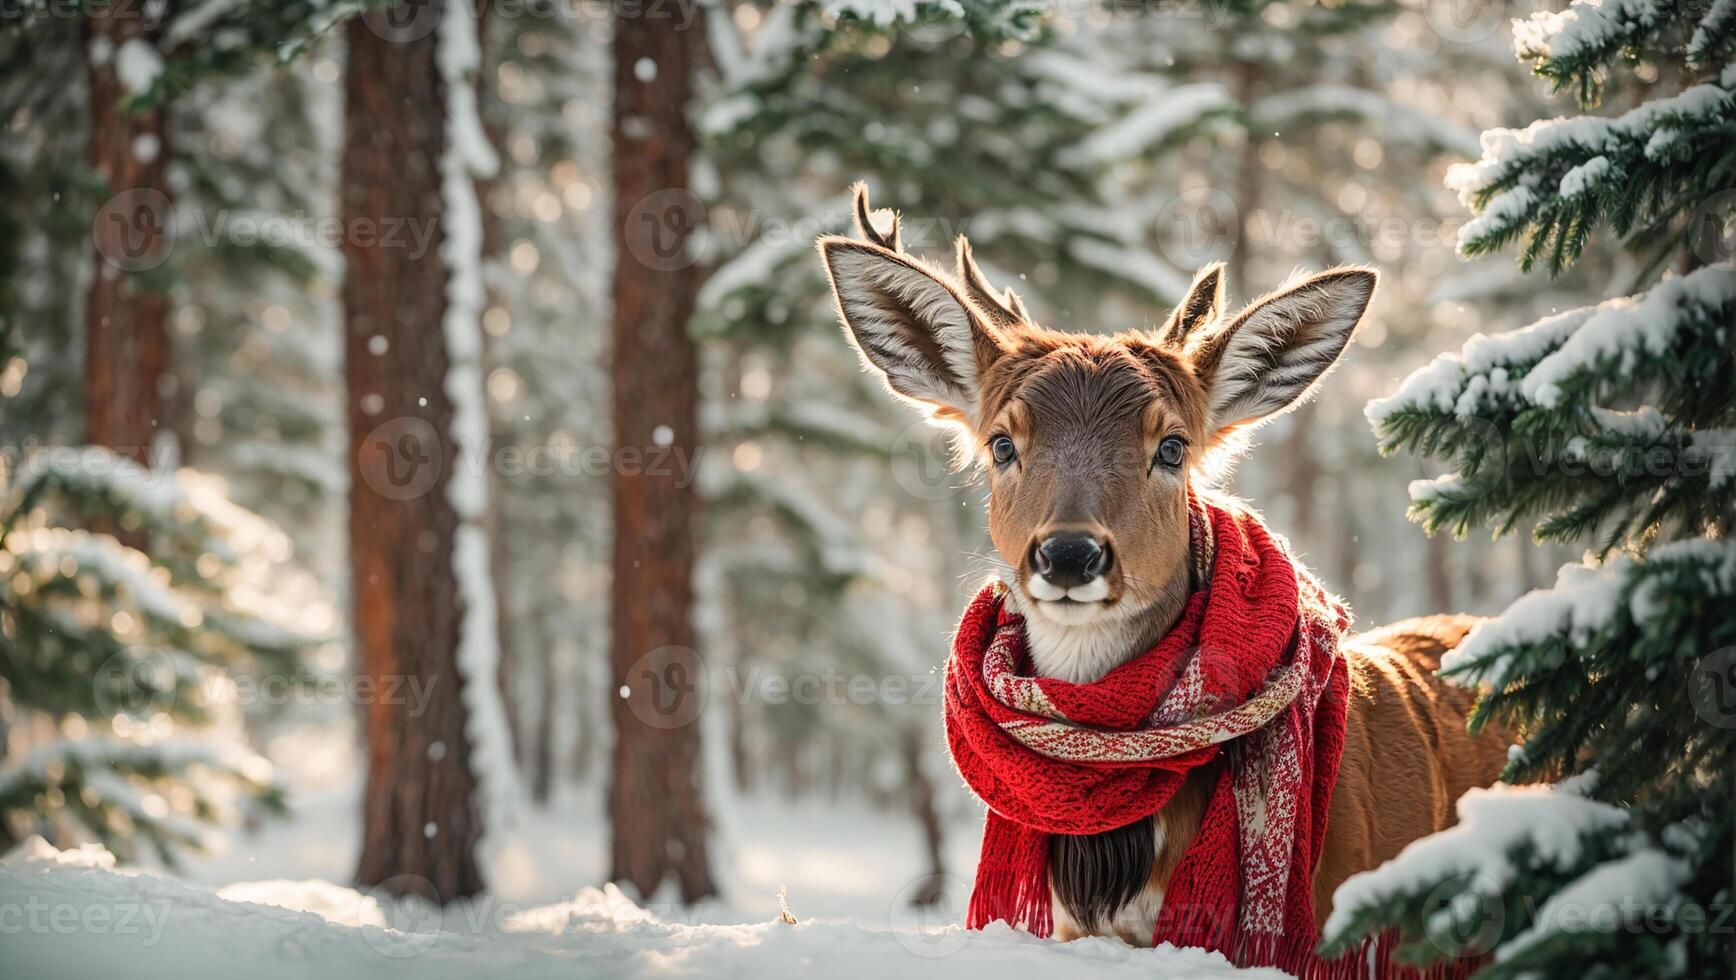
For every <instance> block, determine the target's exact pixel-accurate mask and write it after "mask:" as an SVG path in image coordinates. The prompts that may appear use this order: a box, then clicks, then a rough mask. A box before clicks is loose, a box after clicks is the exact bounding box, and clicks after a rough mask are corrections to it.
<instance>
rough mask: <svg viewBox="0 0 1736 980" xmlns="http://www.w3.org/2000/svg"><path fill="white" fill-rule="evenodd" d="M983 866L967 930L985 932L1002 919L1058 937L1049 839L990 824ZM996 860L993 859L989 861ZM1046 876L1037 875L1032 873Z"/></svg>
mask: <svg viewBox="0 0 1736 980" xmlns="http://www.w3.org/2000/svg"><path fill="white" fill-rule="evenodd" d="M982 853H983V854H984V855H985V858H984V860H983V863H982V864H981V866H979V867H978V869H977V880H976V887H974V888H973V889H971V895H970V908H969V909H968V910H967V912H966V919H965V924H966V926H967V927H969V928H971V929H981V928H982V927H983V926H986V925H988V924H989V923H990V922H993V921H995V920H996V919H1001V920H1005V921H1006V922H1007V924H1008V925H1011V926H1012V927H1013V928H1015V929H1023V930H1025V931H1026V932H1029V933H1030V934H1032V935H1034V936H1039V937H1042V938H1045V939H1046V938H1048V937H1049V936H1051V935H1053V934H1054V932H1055V915H1054V910H1053V908H1052V907H1051V903H1050V901H1049V879H1048V874H1047V870H1048V867H1049V839H1048V837H1047V836H1045V835H1043V834H1032V833H1026V832H1024V829H1023V828H1021V827H1020V826H1019V825H1018V824H1015V823H1013V822H1012V821H1010V820H992V819H991V820H989V821H987V823H986V825H985V826H984V828H983V847H982ZM988 855H993V858H992V859H991V858H989V857H987V856H988ZM1033 868H1036V869H1041V870H1042V871H1043V872H1044V873H1042V874H1038V875H1032V874H1031V873H1030V870H1031V869H1033Z"/></svg>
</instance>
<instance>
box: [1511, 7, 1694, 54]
mask: <svg viewBox="0 0 1736 980" xmlns="http://www.w3.org/2000/svg"><path fill="white" fill-rule="evenodd" d="M1660 13H1661V12H1660V11H1659V9H1658V4H1657V0H1574V2H1573V3H1572V4H1571V5H1570V6H1569V7H1568V8H1567V9H1566V10H1562V11H1552V10H1543V11H1539V12H1537V13H1535V14H1532V15H1531V16H1530V17H1529V18H1527V19H1525V20H1515V21H1513V53H1514V54H1515V55H1517V56H1518V57H1519V59H1520V60H1521V61H1533V60H1536V59H1538V58H1553V59H1558V60H1559V59H1567V58H1573V57H1576V56H1579V55H1582V54H1585V53H1587V52H1593V51H1597V50H1598V49H1600V48H1602V47H1604V46H1607V45H1609V44H1611V43H1613V42H1615V41H1617V40H1619V39H1620V38H1621V37H1623V36H1624V35H1626V34H1627V33H1629V32H1630V31H1632V30H1634V29H1635V28H1641V27H1646V26H1649V25H1652V24H1654V23H1656V21H1657V19H1658V17H1659V16H1660Z"/></svg>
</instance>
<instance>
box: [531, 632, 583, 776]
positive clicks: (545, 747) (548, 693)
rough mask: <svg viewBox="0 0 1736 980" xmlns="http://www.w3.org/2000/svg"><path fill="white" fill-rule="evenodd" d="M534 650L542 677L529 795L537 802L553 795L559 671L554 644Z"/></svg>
mask: <svg viewBox="0 0 1736 980" xmlns="http://www.w3.org/2000/svg"><path fill="white" fill-rule="evenodd" d="M537 651H538V663H537V670H538V671H539V673H540V675H541V677H540V682H539V684H538V687H537V713H536V738H535V740H534V741H533V742H532V743H531V759H530V763H531V784H530V796H531V799H532V800H534V801H535V802H537V803H539V804H540V803H547V802H548V801H549V798H550V797H552V796H553V795H554V785H555V705H556V703H557V702H556V698H555V692H556V691H558V690H559V684H560V671H559V670H557V669H556V667H557V664H556V658H555V647H554V644H552V643H549V642H547V641H544V642H543V643H542V644H540V645H539V646H538V647H537ZM580 724H581V725H583V724H584V722H582V721H581V722H580Z"/></svg>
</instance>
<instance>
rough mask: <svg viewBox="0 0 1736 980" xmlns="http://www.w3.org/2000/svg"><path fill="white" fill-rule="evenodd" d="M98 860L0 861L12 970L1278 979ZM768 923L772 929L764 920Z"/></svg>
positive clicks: (86, 852) (192, 974)
mask: <svg viewBox="0 0 1736 980" xmlns="http://www.w3.org/2000/svg"><path fill="white" fill-rule="evenodd" d="M111 864H112V859H109V858H108V857H107V855H106V853H105V852H102V851H101V849H100V848H91V847H86V848H84V849H81V850H78V851H68V852H62V851H58V850H56V849H54V848H53V847H51V846H49V845H47V844H46V843H44V842H43V841H42V840H41V839H40V838H34V839H32V840H30V841H28V842H27V843H26V844H25V845H23V846H22V847H20V848H18V849H16V850H15V851H13V852H12V853H11V854H10V855H8V856H7V857H6V859H5V860H4V861H3V862H0V907H3V908H11V909H16V910H19V912H20V914H21V915H22V916H34V918H32V919H30V920H29V921H27V922H24V923H21V924H22V925H23V926H25V928H20V929H19V930H17V931H16V933H11V934H8V936H7V939H6V949H7V952H6V960H7V966H8V971H9V972H12V971H16V973H17V975H19V976H28V977H32V978H38V980H54V978H62V977H64V978H68V980H83V978H86V977H92V976H104V975H112V976H126V977H129V978H139V980H155V978H163V980H197V978H204V977H212V978H216V977H230V976H245V977H249V978H251V980H271V978H279V977H282V978H304V977H307V976H314V975H318V976H331V977H342V978H344V980H369V978H375V977H379V978H385V977H396V976H401V975H403V974H404V973H405V972H406V971H414V973H415V975H416V976H417V977H419V978H421V980H443V978H454V980H459V978H462V980H471V978H474V977H477V976H488V977H490V978H493V980H506V978H540V977H548V978H551V980H552V978H559V980H570V978H572V977H575V976H577V977H597V976H607V977H659V978H667V977H684V976H704V977H743V978H755V980H758V978H762V977H782V976H788V977H796V976H827V977H837V978H845V980H848V978H858V977H859V978H864V980H880V978H883V977H887V976H898V977H900V978H901V980H921V978H927V977H933V978H944V980H952V978H955V977H958V976H995V977H1000V978H1003V980H1022V978H1031V980H1037V978H1043V980H1047V978H1050V977H1055V976H1066V977H1080V978H1097V977H1102V978H1116V977H1125V978H1128V980H1146V978H1149V977H1152V976H1170V977H1191V978H1213V977H1231V976H1246V977H1265V978H1273V980H1276V978H1280V977H1282V976H1283V974H1282V973H1279V972H1278V971H1275V970H1248V971H1239V970H1236V969H1235V968H1233V967H1231V966H1230V965H1229V964H1228V963H1226V962H1225V961H1224V960H1223V958H1222V957H1220V956H1218V955H1216V954H1213V953H1207V952H1204V951H1202V950H1195V949H1179V950H1178V949H1175V948H1173V947H1161V948H1158V949H1155V950H1145V949H1135V948H1133V947H1131V946H1127V945H1125V944H1123V943H1121V942H1119V941H1114V940H1107V939H1091V940H1084V941H1080V942H1074V943H1058V942H1051V941H1046V940H1039V939H1036V938H1033V937H1031V936H1029V935H1026V934H1023V933H1018V932H1014V931H1013V930H1011V929H1010V928H1007V927H1005V926H995V927H991V928H989V929H986V930H983V931H981V932H974V933H973V932H967V931H965V930H964V929H963V928H962V927H961V926H959V925H957V924H956V923H950V924H948V923H945V922H944V921H943V919H944V918H946V917H945V916H936V917H934V918H933V919H931V920H930V919H925V918H924V917H923V916H920V915H918V914H916V913H912V912H908V911H907V910H906V909H905V908H903V907H902V906H901V905H900V904H898V903H894V904H893V905H891V906H889V907H888V908H887V915H886V918H885V920H884V921H881V922H868V923H857V922H852V921H848V920H801V919H800V917H801V915H802V909H801V906H800V903H799V897H797V898H793V899H792V902H793V903H794V911H795V914H796V915H797V917H798V924H796V925H793V926H792V925H786V924H784V923H782V922H779V921H776V920H775V919H771V920H770V921H766V920H761V921H749V922H745V923H739V924H714V923H708V922H704V921H701V916H699V915H696V914H694V913H692V912H688V911H683V910H681V909H679V908H673V909H668V910H666V911H665V910H663V909H662V908H660V907H659V908H658V909H657V910H655V911H654V910H653V909H649V908H645V907H641V906H640V905H638V904H636V903H635V902H633V901H632V900H631V899H629V898H628V897H627V896H626V895H624V894H623V893H622V892H621V891H620V890H619V889H617V888H615V887H614V886H612V885H610V886H605V887H604V888H601V889H598V888H585V889H583V890H581V891H579V892H578V894H577V895H575V896H574V897H572V898H571V899H569V900H566V901H561V902H557V903H554V904H551V905H543V906H532V907H525V906H520V905H516V904H514V903H511V902H504V901H499V900H494V899H489V898H484V899H481V900H477V901H473V902H471V903H468V904H466V905H462V906H454V907H452V908H450V909H448V910H446V912H445V913H444V915H442V914H441V913H440V912H438V911H436V910H433V909H431V908H428V907H425V906H419V905H415V904H410V903H402V902H395V901H391V900H390V899H387V898H386V897H385V896H383V895H375V894H363V893H360V892H357V891H354V890H352V889H348V888H344V887H342V886H338V885H333V884H330V883H326V882H318V881H260V882H252V883H247V884H236V885H230V886H228V887H226V888H223V889H222V890H221V891H218V892H212V891H208V890H206V889H204V888H200V887H197V886H193V885H189V884H184V883H182V882H180V881H176V880H174V879H173V878H168V877H161V876H157V875H153V874H144V873H137V874H123V873H120V872H117V871H115V870H113V869H112V867H111V866H110V865H111ZM768 918H769V917H768Z"/></svg>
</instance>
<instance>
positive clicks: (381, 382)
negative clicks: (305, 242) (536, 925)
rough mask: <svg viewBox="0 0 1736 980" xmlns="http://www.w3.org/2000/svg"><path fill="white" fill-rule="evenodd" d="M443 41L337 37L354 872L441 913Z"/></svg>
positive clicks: (448, 778) (456, 870)
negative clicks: (357, 773) (364, 691)
mask: <svg viewBox="0 0 1736 980" xmlns="http://www.w3.org/2000/svg"><path fill="white" fill-rule="evenodd" d="M437 35H438V32H437V31H436V32H431V33H428V34H427V35H426V36H424V37H420V38H415V39H403V40H388V39H387V38H386V37H384V36H382V34H381V33H376V32H375V30H374V29H373V27H372V26H371V25H369V24H368V23H366V22H364V21H363V20H362V19H361V18H357V19H354V20H352V21H351V22H350V23H349V25H348V27H347V28H346V36H347V38H348V44H349V68H348V72H347V75H346V78H345V86H344V112H345V116H344V151H343V168H342V211H343V222H344V224H343V227H344V229H345V232H346V233H345V236H344V246H343V251H344V258H345V260H346V262H347V267H346V268H347V271H346V274H345V277H344V285H343V300H344V370H345V380H346V382H347V384H348V421H349V431H350V466H351V473H350V476H351V480H350V484H351V486H350V521H349V533H350V568H351V592H352V602H353V606H354V609H353V615H354V624H353V625H354V632H355V642H356V657H357V665H356V670H357V674H358V677H359V678H360V679H362V680H365V681H367V682H370V683H371V684H372V685H373V689H372V692H371V693H372V695H373V696H372V697H371V698H370V699H369V700H368V701H367V703H366V705H365V708H366V715H365V717H366V723H365V727H366V730H367V740H368V745H367V765H368V772H367V782H366V788H365V792H364V796H363V800H362V849H361V858H360V862H359V864H358V866H357V870H356V878H357V881H358V882H360V883H361V884H363V885H378V886H380V887H382V888H384V889H385V890H387V891H389V892H393V893H398V894H402V893H409V892H414V893H417V894H420V895H422V896H423V897H426V898H432V899H434V900H436V901H439V902H450V901H453V900H455V899H458V898H463V897H466V896H470V895H474V894H476V893H477V892H479V891H481V890H482V887H483V881H482V875H481V872H480V869H479V867H478V865H477V860H476V845H477V841H478V840H479V838H480V836H481V830H482V827H481V816H480V813H479V808H478V801H477V799H476V776H475V773H474V771H473V770H472V768H471V764H470V750H469V744H468V742H467V741H466V739H465V730H464V722H465V711H464V704H463V700H462V697H461V690H460V689H461V687H462V677H461V675H460V674H459V672H458V665H457V650H458V635H459V621H460V616H461V615H462V609H461V606H460V600H459V595H458V584H457V578H456V576H455V574H454V569H453V566H452V554H453V536H454V532H455V531H456V529H457V527H458V516H457V514H456V512H455V511H454V510H453V507H452V504H451V502H450V501H449V500H448V498H447V492H446V484H447V480H448V477H449V475H450V464H451V463H452V462H454V461H456V460H457V459H458V454H457V451H456V447H454V446H453V445H452V443H451V440H450V427H451V422H452V405H451V402H450V401H449V400H448V398H447V394H446V387H445V381H446V373H447V369H448V359H447V351H446V344H445V338H444V335H443V333H442V324H441V319H442V317H443V316H444V314H445V311H446V281H447V271H446V268H445V266H444V264H443V263H442V261H441V258H440V247H441V244H442V241H443V239H444V237H445V234H444V229H443V228H442V227H441V226H440V224H439V221H440V219H441V217H442V213H441V211H442V207H441V196H440V157H441V151H442V148H443V146H444V141H445V138H446V97H445V87H444V85H443V84H442V82H441V79H440V73H439V71H438V69H437V66H436V62H435V44H436V40H435V39H436V37H437ZM406 221H408V222H417V223H418V224H416V225H414V226H412V227H421V228H432V229H433V231H432V236H431V240H429V241H428V242H427V245H426V248H417V247H413V246H411V245H410V244H409V243H408V242H407V241H405V240H403V238H401V237H398V238H394V237H388V236H387V235H386V234H385V233H386V231H387V230H388V229H390V228H393V227H403V225H402V224H401V223H402V222H406ZM376 337H377V338H382V339H383V341H384V344H383V345H382V344H381V343H380V341H377V340H375V339H374V338H376ZM382 351H383V352H382ZM443 463H444V464H445V465H443ZM417 692H421V696H417ZM424 701H425V703H423V702H424Z"/></svg>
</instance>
